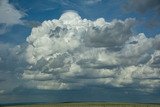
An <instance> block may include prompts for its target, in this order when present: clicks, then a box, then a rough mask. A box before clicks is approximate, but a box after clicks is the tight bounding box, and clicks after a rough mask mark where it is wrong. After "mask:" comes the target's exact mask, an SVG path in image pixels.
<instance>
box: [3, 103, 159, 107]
mask: <svg viewBox="0 0 160 107" xmlns="http://www.w3.org/2000/svg"><path fill="white" fill-rule="evenodd" d="M1 107H160V104H123V103H58V104H32V105H14V106H12V105H10V106H1Z"/></svg>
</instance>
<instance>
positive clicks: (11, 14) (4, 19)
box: [0, 0, 24, 25]
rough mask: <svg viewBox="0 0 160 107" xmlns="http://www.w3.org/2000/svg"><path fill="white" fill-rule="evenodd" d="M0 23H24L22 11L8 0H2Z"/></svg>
mask: <svg viewBox="0 0 160 107" xmlns="http://www.w3.org/2000/svg"><path fill="white" fill-rule="evenodd" d="M0 14H1V16H0V23H2V24H7V25H14V24H22V23H23V22H22V21H21V18H22V17H23V16H24V14H22V12H20V11H19V10H17V9H16V8H15V7H14V6H13V5H12V4H9V1H8V0H1V1H0Z"/></svg>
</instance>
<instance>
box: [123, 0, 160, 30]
mask: <svg viewBox="0 0 160 107" xmlns="http://www.w3.org/2000/svg"><path fill="white" fill-rule="evenodd" d="M123 7H124V9H125V10H126V11H127V12H136V13H140V14H141V15H143V17H144V16H145V15H147V14H149V16H150V17H148V18H147V19H144V18H143V19H141V22H143V24H144V25H145V26H147V27H149V28H152V29H153V28H154V27H157V26H160V23H159V15H160V1H159V0H154V1H153V0H129V1H127V2H126V3H125V5H124V6H123ZM150 13H152V14H150ZM146 17H147V16H146Z"/></svg>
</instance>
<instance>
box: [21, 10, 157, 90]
mask: <svg viewBox="0 0 160 107" xmlns="http://www.w3.org/2000/svg"><path fill="white" fill-rule="evenodd" d="M134 22H135V19H132V18H128V19H126V20H124V21H122V20H113V21H112V22H106V21H105V20H104V19H103V18H99V19H97V20H95V21H91V20H87V19H82V18H81V17H80V16H79V15H78V14H77V13H76V12H75V11H68V12H65V13H64V14H62V16H61V17H60V18H59V19H58V20H57V19H53V20H48V21H44V22H43V23H42V25H41V26H38V27H35V28H33V29H32V32H31V35H30V36H29V37H28V38H27V42H28V43H29V44H28V47H27V49H26V60H27V62H28V63H29V64H30V66H29V67H28V69H26V70H25V71H24V73H23V74H22V79H23V80H24V81H25V85H26V86H27V87H29V88H37V89H49V90H60V89H75V88H82V87H87V86H91V85H95V86H97V85H100V86H113V87H133V89H139V90H146V91H152V90H154V89H157V88H160V87H159V86H160V61H159V60H160V48H159V47H158V46H159V45H160V36H159V35H157V36H156V37H154V38H147V37H146V36H145V35H144V34H143V33H140V34H138V35H134V34H133V33H132V27H133V26H134ZM143 87H145V88H143Z"/></svg>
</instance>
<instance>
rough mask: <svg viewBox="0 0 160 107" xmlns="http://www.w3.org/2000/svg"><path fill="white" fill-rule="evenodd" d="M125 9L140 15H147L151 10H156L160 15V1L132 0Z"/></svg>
mask: <svg viewBox="0 0 160 107" xmlns="http://www.w3.org/2000/svg"><path fill="white" fill-rule="evenodd" d="M125 8H126V9H128V10H132V11H137V12H139V13H145V12H147V11H149V10H154V11H155V12H157V13H158V14H159V13H160V1H159V0H154V1H152V0H141V1H140V0H130V1H129V2H127V4H126V5H125Z"/></svg>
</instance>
